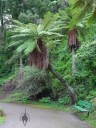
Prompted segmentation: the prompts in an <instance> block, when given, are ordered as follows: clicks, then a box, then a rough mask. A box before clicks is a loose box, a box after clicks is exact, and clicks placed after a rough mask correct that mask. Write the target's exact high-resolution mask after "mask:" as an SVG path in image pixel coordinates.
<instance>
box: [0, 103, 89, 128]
mask: <svg viewBox="0 0 96 128" xmlns="http://www.w3.org/2000/svg"><path fill="white" fill-rule="evenodd" d="M0 108H2V109H3V110H4V112H5V113H6V122H5V123H4V124H3V125H1V126H0V128H88V125H87V124H86V123H85V122H83V121H80V120H79V119H78V118H76V117H75V116H74V115H72V114H70V113H67V112H61V111H54V110H42V109H37V108H32V107H29V106H26V105H18V104H10V103H0ZM25 109H26V111H27V113H28V114H29V116H30V121H28V122H27V124H26V126H24V125H23V123H22V121H20V119H21V118H20V116H21V115H22V113H24V112H25Z"/></svg>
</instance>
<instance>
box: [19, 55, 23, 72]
mask: <svg viewBox="0 0 96 128" xmlns="http://www.w3.org/2000/svg"><path fill="white" fill-rule="evenodd" d="M19 61H20V73H22V71H23V59H22V55H21V53H20V60H19Z"/></svg>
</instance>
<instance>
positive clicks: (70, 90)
mask: <svg viewBox="0 0 96 128" xmlns="http://www.w3.org/2000/svg"><path fill="white" fill-rule="evenodd" d="M49 70H50V71H51V72H52V73H53V75H54V76H55V77H56V78H57V79H58V80H60V81H61V82H62V83H63V84H64V86H65V87H66V89H67V90H68V92H69V95H70V97H71V100H72V103H71V104H75V103H76V101H77V95H76V93H75V92H74V90H73V88H72V87H71V86H70V85H69V84H68V82H67V81H66V80H64V79H63V78H62V77H61V76H60V75H59V74H58V73H57V72H55V71H54V69H53V67H52V66H51V65H50V66H49Z"/></svg>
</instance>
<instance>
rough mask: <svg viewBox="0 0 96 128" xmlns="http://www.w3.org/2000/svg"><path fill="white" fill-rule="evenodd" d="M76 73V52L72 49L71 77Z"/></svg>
mask: <svg viewBox="0 0 96 128" xmlns="http://www.w3.org/2000/svg"><path fill="white" fill-rule="evenodd" d="M75 73H76V52H75V50H74V49H72V76H74V74H75Z"/></svg>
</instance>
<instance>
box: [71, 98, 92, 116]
mask: <svg viewBox="0 0 96 128" xmlns="http://www.w3.org/2000/svg"><path fill="white" fill-rule="evenodd" d="M73 107H74V108H75V109H77V110H79V111H81V112H87V113H88V116H89V113H90V111H91V108H92V104H91V103H89V102H88V101H83V100H79V101H78V102H77V103H76V104H75V105H73Z"/></svg>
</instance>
